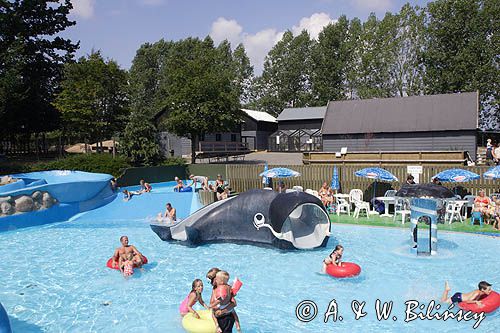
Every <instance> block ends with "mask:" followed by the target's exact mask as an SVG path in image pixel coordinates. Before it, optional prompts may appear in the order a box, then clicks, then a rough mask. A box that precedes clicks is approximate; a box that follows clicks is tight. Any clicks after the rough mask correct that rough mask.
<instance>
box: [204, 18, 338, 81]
mask: <svg viewBox="0 0 500 333" xmlns="http://www.w3.org/2000/svg"><path fill="white" fill-rule="evenodd" d="M331 22H334V20H332V19H331V18H330V16H329V15H328V14H325V13H315V14H312V15H311V16H310V17H304V18H302V19H301V20H300V21H299V23H298V25H294V26H293V27H292V28H291V29H290V30H291V31H292V33H293V34H294V35H298V34H300V33H301V32H302V30H307V31H308V32H309V34H310V35H311V38H317V37H318V35H319V33H320V32H321V30H323V27H324V26H326V25H328V24H329V23H331ZM283 34H284V31H278V30H276V29H273V28H267V29H264V30H261V31H258V32H257V33H255V34H251V33H246V32H243V27H242V26H241V25H240V24H239V23H238V22H237V21H236V20H228V19H226V18H224V17H219V18H218V19H217V20H216V21H215V22H214V23H212V29H211V31H210V36H211V37H212V39H213V40H214V42H215V43H216V44H218V43H220V42H221V41H223V40H224V39H227V40H228V41H229V42H231V46H233V47H235V46H236V45H238V44H239V43H243V45H244V46H245V50H246V52H247V55H248V57H249V58H250V61H251V62H252V65H253V66H254V69H255V72H256V74H260V72H261V71H262V68H263V65H264V59H265V57H266V55H267V53H268V52H269V51H270V50H271V48H272V47H273V46H274V45H275V44H276V43H277V42H279V41H280V40H281V38H282V37H283Z"/></svg>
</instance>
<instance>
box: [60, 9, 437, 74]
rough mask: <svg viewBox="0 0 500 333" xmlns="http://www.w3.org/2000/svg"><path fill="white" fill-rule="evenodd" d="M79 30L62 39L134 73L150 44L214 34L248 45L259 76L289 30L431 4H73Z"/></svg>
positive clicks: (313, 32) (69, 31) (314, 33)
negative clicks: (133, 67)
mask: <svg viewBox="0 0 500 333" xmlns="http://www.w3.org/2000/svg"><path fill="white" fill-rule="evenodd" d="M71 1H72V3H73V7H74V9H73V11H72V13H71V18H72V19H73V20H76V22H77V24H76V26H74V27H71V28H69V29H67V30H66V31H65V32H64V33H63V35H64V36H65V37H69V38H71V39H72V40H74V41H77V40H79V41H80V50H79V51H78V53H77V55H78V56H81V55H85V54H88V53H90V51H91V50H92V49H94V50H101V52H102V54H103V55H104V56H105V57H107V58H112V59H114V60H116V61H117V62H118V63H119V64H120V65H121V66H122V67H123V68H127V69H128V68H129V67H130V65H131V62H132V59H133V58H134V56H135V52H136V51H137V49H138V48H139V47H140V45H141V44H143V43H145V42H155V41H157V40H159V39H161V38H164V39H166V40H178V39H182V38H186V37H190V36H196V37H201V38H203V37H205V36H206V35H211V36H212V38H213V39H214V41H215V42H217V43H218V42H220V41H221V40H223V39H228V40H229V41H230V42H231V44H232V45H233V47H234V46H236V45H237V44H238V43H243V44H244V45H245V48H246V50H247V54H248V55H249V57H250V59H251V61H252V64H253V65H254V67H255V70H256V72H257V73H259V72H260V71H261V68H262V64H263V61H264V57H265V55H266V54H267V52H268V51H269V50H270V49H271V48H272V46H273V45H274V44H275V43H276V42H277V41H278V40H279V39H280V38H281V35H282V33H283V32H284V31H286V30H292V31H293V32H294V33H299V32H300V31H301V30H303V29H307V30H308V31H309V32H310V34H311V36H312V37H316V36H317V34H318V33H319V32H320V31H321V28H322V27H323V26H324V25H326V24H328V23H329V22H331V21H332V20H336V19H337V18H338V17H339V16H340V15H342V14H345V15H347V16H348V17H349V18H352V17H359V18H360V19H361V20H365V19H366V17H367V16H368V15H369V14H370V12H375V13H376V14H377V16H378V17H379V18H380V17H383V15H384V13H385V12H387V11H390V12H397V11H399V9H400V8H401V6H402V5H403V4H404V3H406V2H410V3H411V4H412V5H419V6H422V7H423V6H425V5H426V4H427V2H428V1H427V0H410V1H403V0H267V1H266V0H248V1H244V0H184V1H181V0H71Z"/></svg>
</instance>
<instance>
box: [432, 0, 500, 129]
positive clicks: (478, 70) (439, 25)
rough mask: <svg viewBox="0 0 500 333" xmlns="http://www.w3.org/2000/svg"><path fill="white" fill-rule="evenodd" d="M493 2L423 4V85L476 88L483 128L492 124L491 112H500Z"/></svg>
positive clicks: (440, 90) (459, 0)
mask: <svg viewBox="0 0 500 333" xmlns="http://www.w3.org/2000/svg"><path fill="white" fill-rule="evenodd" d="M498 7H499V4H498V1H480V0H456V1H454V0H438V1H435V2H432V3H429V4H428V6H427V39H426V41H427V43H426V45H425V53H424V65H425V70H426V74H425V77H424V82H425V91H426V93H430V94H436V93H452V92H461V91H476V90H477V91H479V93H480V102H481V114H480V115H481V117H480V121H481V125H482V127H483V128H489V127H494V126H495V125H496V124H495V123H494V119H493V118H494V117H493V116H494V115H497V114H498V113H499V112H500V110H499V107H498V82H499V78H500V77H499V66H498V44H497V46H494V44H495V41H496V42H497V43H498V38H499V37H498V25H499V24H498V23H499V22H498V21H499V19H498V17H499V16H498V15H499V13H500V12H499V9H498ZM495 47H496V52H495ZM497 119H498V118H497Z"/></svg>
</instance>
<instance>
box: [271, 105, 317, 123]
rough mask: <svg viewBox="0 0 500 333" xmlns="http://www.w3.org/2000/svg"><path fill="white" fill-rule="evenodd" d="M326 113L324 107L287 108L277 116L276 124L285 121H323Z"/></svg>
mask: <svg viewBox="0 0 500 333" xmlns="http://www.w3.org/2000/svg"><path fill="white" fill-rule="evenodd" d="M325 113H326V106H316V107H305V108H288V109H284V110H283V111H281V113H280V114H279V115H278V122H280V121H285V120H305V119H307V120H309V119H323V118H324V117H325Z"/></svg>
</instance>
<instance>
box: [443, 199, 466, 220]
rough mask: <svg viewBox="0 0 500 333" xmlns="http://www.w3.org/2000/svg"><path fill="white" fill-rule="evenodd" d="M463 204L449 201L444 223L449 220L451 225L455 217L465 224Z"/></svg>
mask: <svg viewBox="0 0 500 333" xmlns="http://www.w3.org/2000/svg"><path fill="white" fill-rule="evenodd" d="M462 206H463V203H462V202H457V201H452V200H450V201H448V202H447V203H446V213H445V215H444V223H446V220H448V224H451V222H453V220H454V219H455V217H457V218H458V220H459V221H460V222H463V220H462Z"/></svg>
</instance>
